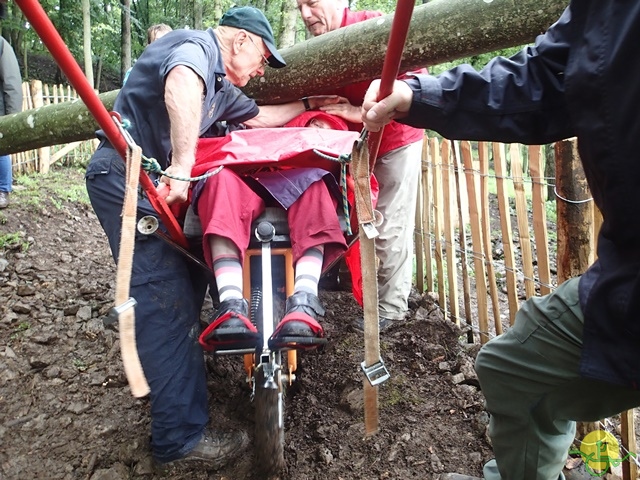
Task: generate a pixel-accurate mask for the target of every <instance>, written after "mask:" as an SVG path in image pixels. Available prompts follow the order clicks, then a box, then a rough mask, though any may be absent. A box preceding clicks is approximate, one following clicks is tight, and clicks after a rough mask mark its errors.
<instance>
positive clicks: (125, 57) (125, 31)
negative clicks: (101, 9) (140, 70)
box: [120, 0, 131, 81]
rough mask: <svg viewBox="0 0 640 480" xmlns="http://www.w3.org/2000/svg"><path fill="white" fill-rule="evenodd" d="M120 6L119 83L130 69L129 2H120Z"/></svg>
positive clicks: (126, 0)
mask: <svg viewBox="0 0 640 480" xmlns="http://www.w3.org/2000/svg"><path fill="white" fill-rule="evenodd" d="M121 6H122V20H121V36H122V37H121V38H122V42H121V44H120V48H121V50H120V81H122V80H123V79H124V74H125V73H127V70H129V69H130V68H131V0H121Z"/></svg>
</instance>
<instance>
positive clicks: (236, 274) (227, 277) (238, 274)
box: [213, 254, 243, 302]
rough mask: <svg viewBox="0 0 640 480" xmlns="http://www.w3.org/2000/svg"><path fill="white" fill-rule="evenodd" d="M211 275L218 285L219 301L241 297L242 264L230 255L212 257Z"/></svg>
mask: <svg viewBox="0 0 640 480" xmlns="http://www.w3.org/2000/svg"><path fill="white" fill-rule="evenodd" d="M213 275H214V276H215V277H216V284H217V285H218V295H219V297H220V301H221V302H224V301H225V300H228V299H230V298H238V299H241V298H243V297H242V264H241V263H240V259H239V258H238V257H236V256H232V255H229V254H227V255H220V256H217V257H215V258H214V259H213Z"/></svg>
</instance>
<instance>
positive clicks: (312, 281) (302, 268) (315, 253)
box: [293, 246, 324, 295]
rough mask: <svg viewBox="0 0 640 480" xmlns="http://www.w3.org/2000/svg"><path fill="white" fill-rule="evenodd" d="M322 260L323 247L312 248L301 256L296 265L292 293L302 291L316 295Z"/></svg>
mask: <svg viewBox="0 0 640 480" xmlns="http://www.w3.org/2000/svg"><path fill="white" fill-rule="evenodd" d="M323 259H324V246H319V247H312V248H310V249H309V250H307V251H306V252H304V253H303V254H302V257H300V258H299V259H298V261H297V263H296V279H295V284H294V286H293V290H294V292H300V291H302V292H308V293H313V294H314V295H318V282H319V281H320V274H321V273H322V261H323Z"/></svg>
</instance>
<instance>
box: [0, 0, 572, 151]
mask: <svg viewBox="0 0 640 480" xmlns="http://www.w3.org/2000/svg"><path fill="white" fill-rule="evenodd" d="M513 4H514V0H493V2H491V3H489V4H487V3H485V2H469V1H467V0H436V1H434V2H430V3H428V4H426V5H423V6H420V7H417V8H416V9H415V11H414V15H413V19H412V23H411V30H410V31H409V42H408V45H407V48H405V51H404V55H403V59H404V62H403V66H404V69H411V68H416V67H419V66H428V65H432V64H435V63H440V62H444V61H448V60H452V59H456V58H461V57H467V56H470V55H472V54H476V53H479V52H490V51H494V50H496V49H500V48H506V47H511V46H515V45H522V44H523V43H526V42H530V41H532V40H533V39H534V37H535V35H536V34H538V33H539V32H540V31H543V30H545V29H546V28H547V27H548V26H549V25H551V23H553V22H554V21H555V20H556V19H557V18H558V17H559V16H560V13H561V12H562V9H563V8H564V1H560V0H517V8H516V7H514V6H513ZM484 9H486V11H484ZM478 10H481V11H482V12H479V11H478ZM481 13H482V15H481ZM469 18H473V19H474V21H473V22H470V21H468V19H469ZM389 24H390V17H380V18H379V19H373V20H369V21H367V22H362V23H359V24H356V25H352V26H349V27H346V28H342V29H340V30H339V31H335V32H331V33H327V34H325V35H322V36H320V37H316V38H312V39H311V40H308V41H306V42H303V43H299V44H296V45H294V46H293V47H291V48H287V49H285V50H283V51H282V54H283V56H284V58H285V59H286V61H287V64H288V66H287V68H283V69H282V70H283V71H286V73H285V72H283V73H280V72H279V71H278V70H276V69H273V68H268V69H267V75H265V77H264V79H258V80H255V79H254V80H252V81H251V82H250V83H249V85H247V86H246V87H245V88H244V89H243V91H244V92H245V93H247V94H248V95H250V96H253V97H254V98H256V99H258V100H260V101H262V102H263V103H280V102H283V101H287V100H294V99H298V98H300V97H302V96H304V95H312V94H316V93H320V92H331V90H332V89H335V88H336V87H337V86H340V85H345V84H348V83H351V82H355V81H362V80H369V79H372V78H375V77H378V76H379V74H380V70H381V68H382V62H383V59H384V53H385V51H386V48H387V39H388V33H389ZM425 32H429V33H428V34H427V33H425ZM369 65H371V66H369ZM262 82H264V87H263V83H262ZM116 93H117V91H114V92H109V93H108V94H103V95H101V98H102V99H103V102H104V103H105V106H106V108H107V109H108V110H110V109H111V108H113V100H114V99H115V94H116ZM62 105H64V104H59V105H52V106H51V107H53V108H49V107H44V108H42V109H40V110H39V111H33V110H32V111H29V112H23V113H20V114H17V115H13V116H12V115H8V116H5V117H0V132H3V134H4V135H3V137H2V138H0V150H1V151H7V153H15V152H20V151H24V150H30V149H33V148H38V147H43V146H47V145H57V144H62V143H68V142H71V141H75V140H85V139H89V138H93V137H94V130H95V123H94V122H91V121H90V120H88V118H85V117H88V113H87V111H86V109H85V108H84V106H83V105H82V104H81V103H80V102H77V105H76V108H77V109H78V110H74V111H73V113H64V112H69V110H68V109H67V107H66V106H65V107H64V108H65V110H64V111H63V110H62V108H63V107H62ZM58 109H61V110H60V111H58ZM78 115H81V117H82V122H80V121H79V120H78V118H77V116H78Z"/></svg>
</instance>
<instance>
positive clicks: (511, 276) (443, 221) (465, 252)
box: [416, 137, 637, 480]
mask: <svg viewBox="0 0 640 480" xmlns="http://www.w3.org/2000/svg"><path fill="white" fill-rule="evenodd" d="M427 145H428V147H427ZM521 148H522V147H521V146H520V145H509V146H508V152H509V154H508V157H507V155H506V153H505V145H502V144H499V143H494V144H491V145H489V144H487V143H483V142H479V143H471V142H466V141H462V142H459V143H452V142H451V141H449V140H442V141H439V140H438V139H437V138H435V137H434V138H430V139H427V140H426V141H425V149H424V151H423V161H422V191H421V192H420V198H421V200H420V202H419V206H420V207H421V208H420V209H421V213H420V215H419V216H417V218H418V219H421V223H422V224H421V225H420V223H419V222H418V223H417V227H416V228H417V229H418V230H419V231H420V235H419V236H418V237H416V238H417V239H419V240H420V241H417V242H416V247H417V248H418V255H419V257H420V259H421V261H420V262H417V266H416V268H417V275H418V276H421V277H422V278H424V279H425V280H426V281H425V282H424V283H422V284H421V285H422V286H423V287H424V288H426V289H427V291H431V292H433V291H435V292H436V293H437V297H438V299H439V304H440V308H441V309H442V310H443V312H444V314H445V317H447V318H450V319H451V321H453V322H455V323H456V324H458V325H460V324H461V323H462V321H463V320H464V323H466V324H468V325H471V327H472V330H473V331H472V332H471V334H470V335H469V336H468V339H469V340H473V339H474V336H477V338H478V340H479V341H480V342H481V343H485V342H487V341H488V340H489V339H490V338H491V337H493V336H495V335H499V334H500V333H502V329H503V320H502V319H501V315H500V305H501V304H503V305H507V308H508V312H504V313H506V314H507V315H506V316H505V319H504V323H505V325H504V326H505V327H506V326H508V325H512V324H513V322H514V319H515V314H516V312H517V310H518V308H519V306H520V304H519V301H520V299H526V298H529V297H531V296H533V295H536V294H540V295H545V294H547V293H550V292H551V291H552V290H553V288H554V286H555V285H556V284H559V283H562V281H564V280H565V279H567V278H570V277H573V276H576V275H579V274H581V273H583V272H584V270H585V269H586V268H587V267H588V266H589V265H590V264H591V263H592V262H593V260H594V254H595V245H596V237H597V235H596V232H598V231H599V228H600V225H601V223H602V217H601V215H600V213H599V212H598V211H597V209H595V208H594V207H593V202H592V201H591V195H590V193H589V190H588V187H587V184H586V180H585V179H584V172H583V171H582V166H581V164H580V160H579V158H578V154H577V148H576V144H575V141H574V140H567V141H564V142H558V143H557V144H556V146H555V158H556V165H555V166H556V172H557V173H556V179H551V180H550V181H549V182H548V181H547V180H546V179H545V178H544V176H543V173H542V172H544V171H545V168H544V158H545V156H544V152H543V149H542V147H541V146H539V145H534V146H530V147H528V148H527V149H525V150H524V151H525V152H526V156H525V157H523V155H522V150H521ZM457 152H460V153H459V155H458V154H457ZM489 152H492V154H493V155H492V158H489ZM507 160H508V162H507ZM460 164H461V165H462V168H464V170H463V173H464V175H460V174H459V167H460ZM525 164H528V174H527V173H525V171H526V170H525V168H524V165H525ZM507 165H509V166H510V169H508V168H507ZM550 183H551V184H555V185H554V190H553V191H554V192H555V194H556V197H557V198H555V199H551V200H552V201H556V202H557V209H556V216H557V222H556V232H557V240H555V239H552V238H550V235H549V231H548V220H547V199H546V192H547V191H548V190H549V188H548V187H549V184H550ZM465 207H468V208H465ZM496 210H497V212H498V214H497V216H495V215H494V214H492V213H491V212H495V211H496ZM467 211H468V215H467V213H466V212H467ZM492 215H494V216H492ZM467 226H468V227H467ZM469 230H470V234H471V238H470V239H468V238H467V231H469ZM514 231H515V234H514ZM532 232H533V236H532V235H531V233H532ZM556 244H557V248H556ZM468 245H470V247H468ZM494 245H495V246H494ZM499 246H502V249H500V247H499ZM443 248H444V249H445V252H443ZM500 250H502V252H503V255H502V258H500ZM443 253H444V254H443ZM554 258H556V261H555V262H554V261H553V259H554ZM553 263H556V264H557V265H558V271H557V278H554V276H553V273H554V272H552V267H551V265H552V264H553ZM499 271H504V276H503V278H498V277H497V274H496V272H499ZM460 276H462V279H460ZM470 279H473V285H474V287H475V300H476V302H475V305H476V308H475V309H472V308H471V304H472V302H470V298H472V297H473V293H472V292H471V291H470V290H471V288H470V283H471V282H470ZM499 284H500V285H502V292H500V291H499V289H498V285H499ZM460 292H461V293H462V295H463V297H462V300H463V304H462V305H460ZM489 299H491V306H492V313H493V317H494V322H493V325H491V326H490V325H489V306H488V303H489ZM461 307H463V312H464V314H463V316H461ZM507 319H508V324H507V323H506V322H507ZM580 427H581V429H582V437H583V436H584V434H586V432H588V431H591V430H593V429H594V428H597V427H598V425H597V424H582V425H580ZM621 430H622V431H621V437H622V446H623V448H624V449H625V451H626V452H633V453H635V452H636V442H635V430H634V418H633V411H632V410H630V411H628V412H624V413H623V414H622V415H621ZM579 439H580V437H579ZM624 453H625V452H622V454H623V455H624ZM622 468H623V478H624V480H633V479H635V478H636V477H637V466H636V464H635V463H634V462H633V461H625V462H623V464H622Z"/></svg>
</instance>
